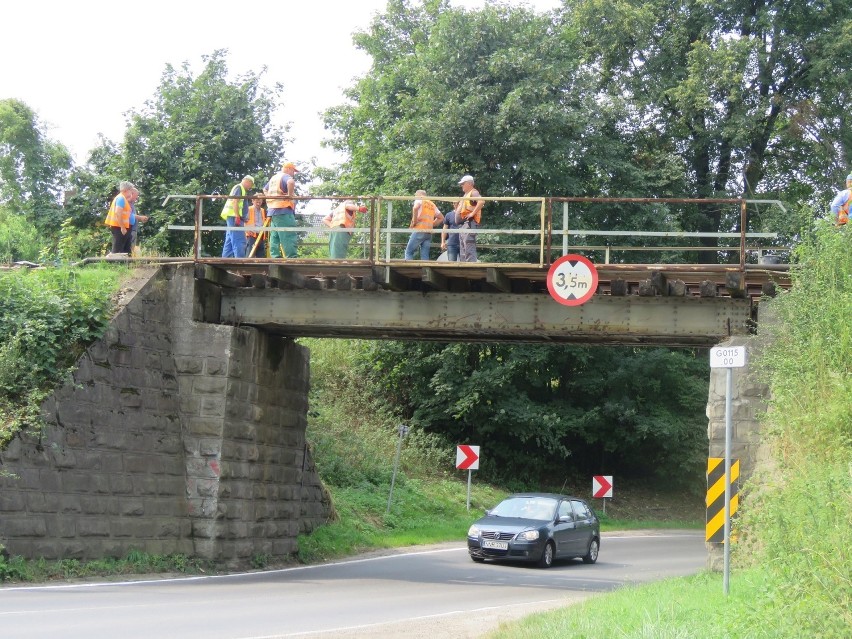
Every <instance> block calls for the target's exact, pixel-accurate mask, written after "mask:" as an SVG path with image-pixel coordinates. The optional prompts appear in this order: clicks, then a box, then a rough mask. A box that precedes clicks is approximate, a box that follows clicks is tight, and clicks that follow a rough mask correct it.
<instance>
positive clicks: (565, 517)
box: [559, 515, 574, 523]
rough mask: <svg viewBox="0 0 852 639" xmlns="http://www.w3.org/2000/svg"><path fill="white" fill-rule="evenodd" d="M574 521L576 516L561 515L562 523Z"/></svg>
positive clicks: (560, 520)
mask: <svg viewBox="0 0 852 639" xmlns="http://www.w3.org/2000/svg"><path fill="white" fill-rule="evenodd" d="M573 521H574V515H560V517H559V522H560V523H564V522H573Z"/></svg>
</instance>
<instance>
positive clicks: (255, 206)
mask: <svg viewBox="0 0 852 639" xmlns="http://www.w3.org/2000/svg"><path fill="white" fill-rule="evenodd" d="M268 219H269V218H267V217H266V210H265V209H264V208H263V192H262V191H261V192H258V193H255V194H254V197H252V200H251V206H250V207H249V210H248V219H247V220H246V226H248V227H251V226H269V224H268V223H267V220H268ZM246 235H247V236H248V246H250V247H251V248H250V249H249V252H248V255H247V256H246V257H266V242H265V241H264V238H265V236H266V232H265V231H260V232H257V231H246Z"/></svg>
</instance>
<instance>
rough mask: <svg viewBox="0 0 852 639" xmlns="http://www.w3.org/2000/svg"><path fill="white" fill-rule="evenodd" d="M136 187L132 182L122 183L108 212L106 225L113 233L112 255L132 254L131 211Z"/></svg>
mask: <svg viewBox="0 0 852 639" xmlns="http://www.w3.org/2000/svg"><path fill="white" fill-rule="evenodd" d="M135 188H136V187H135V186H133V183H132V182H121V183H120V184H119V185H118V191H119V193H118V195H116V196H115V197H114V198H113V200H112V204H110V205H109V211H107V216H106V220H105V221H104V224H106V225H107V226H108V227H109V228H110V231H111V232H112V250H111V251H110V253H111V254H112V255H119V254H122V253H124V254H128V255H129V254H130V249H131V246H130V243H131V239H132V235H131V233H130V209H131V207H132V205H133V197H132V193H133V190H134V189H135Z"/></svg>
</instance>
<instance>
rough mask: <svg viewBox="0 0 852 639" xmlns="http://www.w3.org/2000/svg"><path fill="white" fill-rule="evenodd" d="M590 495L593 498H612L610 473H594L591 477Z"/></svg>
mask: <svg viewBox="0 0 852 639" xmlns="http://www.w3.org/2000/svg"><path fill="white" fill-rule="evenodd" d="M592 497H594V498H595V499H603V498H604V497H609V498H610V499H611V498H612V475H595V476H594V477H592Z"/></svg>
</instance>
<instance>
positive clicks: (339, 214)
mask: <svg viewBox="0 0 852 639" xmlns="http://www.w3.org/2000/svg"><path fill="white" fill-rule="evenodd" d="M357 210H358V206H357V205H356V204H355V202H352V201H351V200H346V201H345V202H341V203H340V204H338V205H337V208H335V209H334V211H333V212H332V213H331V215H327V216H326V217H325V219H324V220H323V222H325V225H326V226H328V227H330V228H335V227H339V226H342V227H344V228H347V229H352V228H355V213H356V211H357Z"/></svg>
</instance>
